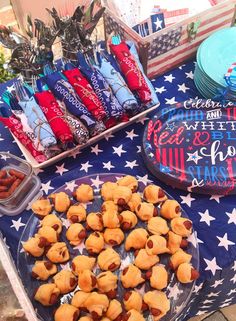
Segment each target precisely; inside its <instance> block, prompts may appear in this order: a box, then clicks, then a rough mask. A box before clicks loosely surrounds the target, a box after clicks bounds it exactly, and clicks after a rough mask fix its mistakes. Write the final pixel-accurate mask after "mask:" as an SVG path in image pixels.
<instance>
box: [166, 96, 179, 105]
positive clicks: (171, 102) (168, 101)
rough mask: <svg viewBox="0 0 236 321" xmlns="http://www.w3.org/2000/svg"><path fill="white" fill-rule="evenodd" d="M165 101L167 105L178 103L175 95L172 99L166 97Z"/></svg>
mask: <svg viewBox="0 0 236 321" xmlns="http://www.w3.org/2000/svg"><path fill="white" fill-rule="evenodd" d="M165 101H166V105H175V104H177V101H176V100H175V97H172V98H170V99H168V98H165Z"/></svg>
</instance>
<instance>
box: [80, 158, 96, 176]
mask: <svg viewBox="0 0 236 321" xmlns="http://www.w3.org/2000/svg"><path fill="white" fill-rule="evenodd" d="M90 167H93V165H90V164H89V161H87V162H86V163H83V164H81V167H80V170H81V171H85V172H86V173H88V170H89V168H90Z"/></svg>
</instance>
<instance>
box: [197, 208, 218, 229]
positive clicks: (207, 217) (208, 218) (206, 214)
mask: <svg viewBox="0 0 236 321" xmlns="http://www.w3.org/2000/svg"><path fill="white" fill-rule="evenodd" d="M198 214H199V215H200V216H201V219H200V222H205V223H206V224H207V225H208V226H210V225H211V221H214V220H215V217H213V216H211V215H210V214H209V210H205V212H203V213H202V212H199V213H198Z"/></svg>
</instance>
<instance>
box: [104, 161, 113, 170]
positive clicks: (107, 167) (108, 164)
mask: <svg viewBox="0 0 236 321" xmlns="http://www.w3.org/2000/svg"><path fill="white" fill-rule="evenodd" d="M102 164H103V168H105V169H108V170H109V171H110V170H111V169H112V168H115V166H113V165H112V163H111V161H109V162H107V163H102Z"/></svg>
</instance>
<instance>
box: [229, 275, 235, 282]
mask: <svg viewBox="0 0 236 321" xmlns="http://www.w3.org/2000/svg"><path fill="white" fill-rule="evenodd" d="M230 281H232V282H233V284H235V283H236V274H235V275H234V276H233V277H232V279H230Z"/></svg>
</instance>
